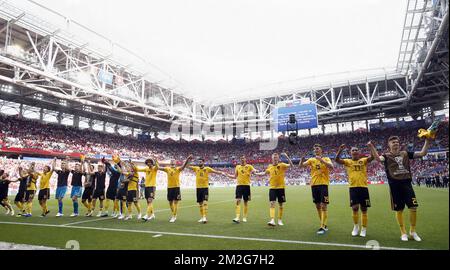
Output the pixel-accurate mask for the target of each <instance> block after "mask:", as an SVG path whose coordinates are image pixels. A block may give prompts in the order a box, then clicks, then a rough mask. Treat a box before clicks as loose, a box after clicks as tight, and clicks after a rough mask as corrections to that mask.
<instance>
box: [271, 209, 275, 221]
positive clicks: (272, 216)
mask: <svg viewBox="0 0 450 270" xmlns="http://www.w3.org/2000/svg"><path fill="white" fill-rule="evenodd" d="M270 218H271V219H274V218H275V207H270Z"/></svg>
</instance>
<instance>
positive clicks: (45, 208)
mask: <svg viewBox="0 0 450 270" xmlns="http://www.w3.org/2000/svg"><path fill="white" fill-rule="evenodd" d="M47 211H48V206H47V202H45V203H44V213H47Z"/></svg>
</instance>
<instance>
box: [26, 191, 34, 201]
mask: <svg viewBox="0 0 450 270" xmlns="http://www.w3.org/2000/svg"><path fill="white" fill-rule="evenodd" d="M35 193H36V190H27V192H26V193H25V201H26V202H28V201H32V200H33V199H34V194H35Z"/></svg>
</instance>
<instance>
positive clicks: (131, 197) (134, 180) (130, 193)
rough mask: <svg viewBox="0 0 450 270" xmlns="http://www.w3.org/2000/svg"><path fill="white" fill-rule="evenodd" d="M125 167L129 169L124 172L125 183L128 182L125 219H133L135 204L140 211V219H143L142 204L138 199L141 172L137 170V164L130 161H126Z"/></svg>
mask: <svg viewBox="0 0 450 270" xmlns="http://www.w3.org/2000/svg"><path fill="white" fill-rule="evenodd" d="M125 167H126V168H127V171H126V172H124V175H125V180H124V183H128V186H127V195H126V196H127V216H126V217H125V220H129V219H132V218H133V216H132V213H133V204H134V206H135V207H136V210H137V212H138V216H137V218H138V219H141V206H140V205H139V200H138V194H137V193H138V192H137V191H138V184H139V174H138V171H137V167H136V165H135V164H134V163H133V162H131V161H129V162H125Z"/></svg>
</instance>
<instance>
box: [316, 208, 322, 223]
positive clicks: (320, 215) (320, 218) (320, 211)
mask: <svg viewBox="0 0 450 270" xmlns="http://www.w3.org/2000/svg"><path fill="white" fill-rule="evenodd" d="M316 210H317V215H318V216H319V220H320V223H322V209H319V208H316Z"/></svg>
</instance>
